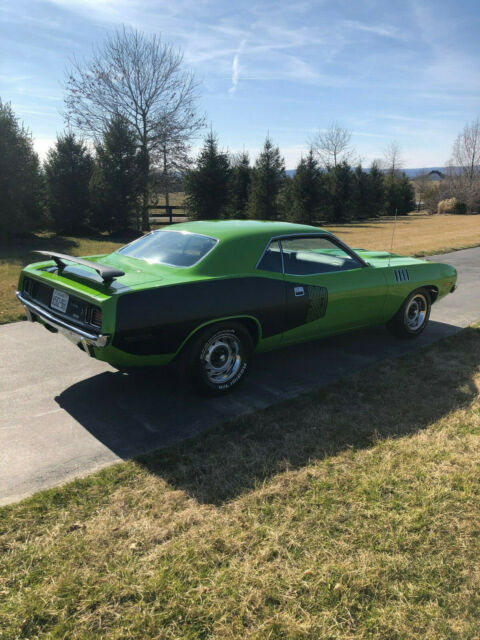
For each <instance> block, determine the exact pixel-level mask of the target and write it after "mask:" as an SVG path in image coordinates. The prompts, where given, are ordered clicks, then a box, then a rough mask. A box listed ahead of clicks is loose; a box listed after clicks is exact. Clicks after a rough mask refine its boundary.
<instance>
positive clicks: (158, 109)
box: [65, 27, 204, 229]
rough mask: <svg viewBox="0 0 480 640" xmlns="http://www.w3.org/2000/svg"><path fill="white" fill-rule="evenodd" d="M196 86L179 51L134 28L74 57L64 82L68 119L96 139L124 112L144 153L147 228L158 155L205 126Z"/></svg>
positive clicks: (144, 224) (165, 154)
mask: <svg viewBox="0 0 480 640" xmlns="http://www.w3.org/2000/svg"><path fill="white" fill-rule="evenodd" d="M197 89H198V84H197V82H196V81H195V78H194V76H193V74H192V73H191V72H189V71H188V70H185V69H184V67H183V56H182V54H181V52H180V51H178V50H175V49H173V48H172V47H171V46H169V45H167V44H165V43H164V42H162V40H161V38H160V37H158V36H152V37H147V36H145V35H144V34H143V33H141V32H139V31H135V30H127V29H125V27H124V28H123V29H122V30H121V31H115V32H114V33H113V34H112V35H111V36H110V37H108V38H107V40H106V41H105V42H104V43H103V45H102V46H100V47H98V48H95V49H94V50H93V54H92V57H91V59H90V60H89V61H87V62H85V63H82V62H79V61H77V60H76V59H74V60H73V61H72V66H71V69H70V70H69V71H68V72H67V74H66V80H65V92H66V94H65V107H66V117H67V122H68V124H69V125H70V126H73V127H74V128H76V129H79V130H80V131H82V133H83V134H84V135H87V136H91V137H93V138H98V137H99V136H100V135H101V133H102V131H103V130H104V128H105V126H106V124H107V122H108V121H109V120H110V119H111V118H112V117H113V116H116V115H121V116H123V118H125V120H126V121H127V122H128V123H129V125H130V126H131V127H132V128H133V130H134V131H135V132H136V134H137V137H138V144H139V148H140V151H141V157H142V227H143V229H148V228H149V221H148V202H149V177H150V170H151V167H152V165H153V163H154V162H155V160H156V159H158V158H159V156H162V155H163V157H164V159H165V157H167V158H168V161H167V162H166V165H168V164H169V160H170V156H172V154H173V155H175V153H176V152H177V151H178V149H179V148H180V147H181V148H182V149H185V148H186V146H187V144H186V143H187V142H188V139H189V138H191V137H192V136H193V135H194V134H195V133H196V132H197V131H198V130H199V129H200V128H201V127H202V126H203V125H204V119H203V117H201V116H198V115H197V106H196V105H197V99H198V94H197Z"/></svg>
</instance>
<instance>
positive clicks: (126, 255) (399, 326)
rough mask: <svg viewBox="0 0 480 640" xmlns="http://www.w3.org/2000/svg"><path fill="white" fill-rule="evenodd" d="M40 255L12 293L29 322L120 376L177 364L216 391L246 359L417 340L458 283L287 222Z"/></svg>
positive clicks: (198, 226)
mask: <svg viewBox="0 0 480 640" xmlns="http://www.w3.org/2000/svg"><path fill="white" fill-rule="evenodd" d="M37 253H41V254H43V255H44V256H45V258H46V260H45V261H43V262H37V263H35V264H31V265H29V266H27V267H26V268H25V269H24V270H23V271H22V273H21V276H20V281H19V286H18V292H17V296H18V299H19V301H20V302H21V303H22V304H23V306H24V308H25V312H26V314H27V317H28V319H29V320H31V321H38V322H41V323H42V324H43V325H45V327H46V328H47V329H49V330H50V331H54V332H60V333H63V334H65V335H66V336H67V337H69V338H70V339H71V340H73V341H74V342H75V343H76V344H78V346H79V347H81V348H82V349H83V350H84V351H85V352H86V353H87V354H89V355H90V356H93V357H95V358H98V359H99V360H104V361H106V362H108V363H110V364H111V365H113V366H115V367H117V368H119V369H129V368H131V367H134V366H145V365H153V366H159V365H166V364H168V363H170V362H172V361H175V362H179V363H181V364H182V366H183V367H186V370H187V371H188V373H189V376H191V378H192V379H193V380H194V381H195V382H196V383H197V384H198V385H199V386H200V387H201V388H203V389H204V390H207V391H210V392H214V393H222V392H225V391H227V390H229V389H231V388H232V387H234V386H236V385H237V384H238V383H239V382H240V381H241V380H242V379H243V378H244V377H245V374H246V373H247V370H248V369H249V367H250V362H251V357H252V354H253V353H254V352H260V351H266V350H270V349H274V348H276V347H280V346H285V345H290V344H294V343H298V342H305V341H307V340H313V339H316V338H322V337H326V336H331V335H333V334H337V333H341V332H345V331H350V330H352V329H359V328H361V327H367V326H371V325H378V324H382V323H385V324H386V325H387V327H388V328H389V329H390V331H391V332H392V333H393V334H395V335H396V336H398V337H400V338H415V337H416V336H418V335H419V334H420V333H421V332H422V331H423V330H424V328H425V326H426V324H427V322H428V319H429V315H430V307H431V305H432V303H433V302H435V301H437V300H439V299H440V298H443V296H445V295H446V294H447V293H450V292H452V291H453V290H454V289H455V283H456V279H457V273H456V271H455V269H454V268H453V267H451V266H449V265H447V264H438V263H433V262H426V261H424V260H419V259H415V258H408V257H401V256H398V255H395V254H390V253H387V252H383V251H365V250H363V249H355V250H354V249H350V248H349V247H348V246H347V245H345V244H344V243H343V242H341V241H340V240H339V239H338V238H336V237H335V236H333V235H332V234H331V233H329V232H328V231H324V230H322V229H319V228H317V227H311V226H306V225H299V224H290V223H284V222H261V221H247V220H245V221H242V220H222V221H211V222H188V223H184V224H176V225H173V226H170V227H166V228H164V229H161V230H158V231H154V232H152V233H149V234H147V235H145V236H142V237H141V238H139V239H137V240H135V241H134V242H131V243H130V244H127V245H126V246H124V247H122V248H121V249H119V250H118V251H115V252H114V253H112V254H109V255H102V256H91V257H88V258H76V257H72V256H67V255H63V254H60V253H56V252H53V251H51V252H48V251H39V252H37Z"/></svg>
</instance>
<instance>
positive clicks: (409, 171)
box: [285, 167, 445, 178]
mask: <svg viewBox="0 0 480 640" xmlns="http://www.w3.org/2000/svg"><path fill="white" fill-rule="evenodd" d="M365 171H368V167H365ZM402 171H403V172H404V173H405V174H406V175H407V176H408V177H409V178H416V177H417V175H418V174H419V173H420V172H421V171H426V172H427V173H428V172H430V171H441V172H442V173H443V172H444V171H445V167H418V168H417V169H402ZM285 173H286V174H287V176H288V177H289V178H293V176H294V175H295V169H287V170H286V171H285Z"/></svg>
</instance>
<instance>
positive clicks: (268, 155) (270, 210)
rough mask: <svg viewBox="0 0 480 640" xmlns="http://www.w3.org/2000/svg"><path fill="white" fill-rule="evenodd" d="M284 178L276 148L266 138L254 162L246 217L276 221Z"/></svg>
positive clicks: (280, 157)
mask: <svg viewBox="0 0 480 640" xmlns="http://www.w3.org/2000/svg"><path fill="white" fill-rule="evenodd" d="M284 178H285V162H284V160H283V158H282V156H281V155H280V150H279V148H278V147H275V146H274V145H273V142H272V140H271V139H270V137H267V138H266V140H265V144H264V147H263V151H262V153H261V154H260V155H259V157H258V158H257V160H256V162H255V169H254V170H253V174H252V185H251V189H250V196H249V198H248V217H249V218H256V219H259V220H276V219H277V218H278V216H279V201H278V200H279V198H278V197H279V193H280V189H281V187H282V184H283V181H284Z"/></svg>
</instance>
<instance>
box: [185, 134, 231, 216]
mask: <svg viewBox="0 0 480 640" xmlns="http://www.w3.org/2000/svg"><path fill="white" fill-rule="evenodd" d="M231 173H232V170H231V167H230V159H229V157H228V154H227V153H224V152H222V151H219V149H218V141H217V138H216V136H215V135H214V134H213V133H210V134H209V135H208V136H207V137H206V139H205V143H204V145H203V149H202V150H201V152H200V154H199V156H198V158H197V166H196V168H195V169H192V170H191V171H189V172H188V173H187V175H186V178H185V196H186V197H185V202H186V205H187V211H188V214H189V216H190V218H192V219H194V220H209V219H216V218H224V217H226V216H227V212H228V205H229V202H230V180H231Z"/></svg>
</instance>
